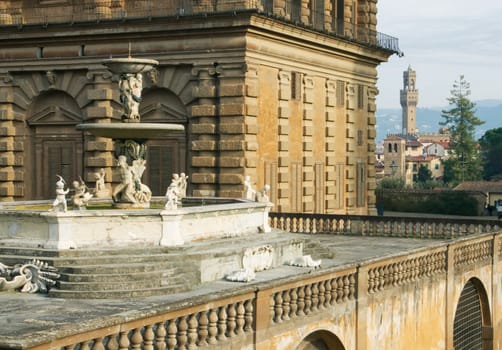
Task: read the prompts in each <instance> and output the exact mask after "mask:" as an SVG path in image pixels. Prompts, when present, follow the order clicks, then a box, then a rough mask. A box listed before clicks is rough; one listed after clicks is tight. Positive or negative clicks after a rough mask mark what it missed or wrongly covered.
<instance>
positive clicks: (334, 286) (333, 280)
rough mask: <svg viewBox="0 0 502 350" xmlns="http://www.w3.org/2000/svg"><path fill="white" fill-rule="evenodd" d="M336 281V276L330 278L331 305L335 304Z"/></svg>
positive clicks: (336, 293)
mask: <svg viewBox="0 0 502 350" xmlns="http://www.w3.org/2000/svg"><path fill="white" fill-rule="evenodd" d="M337 289H338V282H337V280H336V278H333V279H332V280H331V305H335V304H336V303H337V300H336V299H337V296H338V292H337Z"/></svg>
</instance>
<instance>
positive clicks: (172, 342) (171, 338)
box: [167, 320, 178, 350]
mask: <svg viewBox="0 0 502 350" xmlns="http://www.w3.org/2000/svg"><path fill="white" fill-rule="evenodd" d="M177 333H178V326H177V325H176V320H169V323H168V324H167V349H168V350H174V349H175V348H176V344H177V341H176V334H177Z"/></svg>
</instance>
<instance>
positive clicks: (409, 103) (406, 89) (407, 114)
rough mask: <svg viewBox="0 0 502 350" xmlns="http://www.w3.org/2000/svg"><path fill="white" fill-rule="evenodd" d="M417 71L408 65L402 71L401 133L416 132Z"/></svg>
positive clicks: (413, 133) (412, 133)
mask: <svg viewBox="0 0 502 350" xmlns="http://www.w3.org/2000/svg"><path fill="white" fill-rule="evenodd" d="M416 83H417V73H416V72H415V71H414V70H413V69H411V66H409V67H408V70H405V71H404V72H403V89H402V90H401V107H402V109H403V133H404V134H411V135H415V134H417V132H418V130H417V103H418V90H417V87H416Z"/></svg>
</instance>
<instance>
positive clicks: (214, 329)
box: [208, 309, 218, 345]
mask: <svg viewBox="0 0 502 350" xmlns="http://www.w3.org/2000/svg"><path fill="white" fill-rule="evenodd" d="M208 332H209V334H208V343H209V344H210V345H213V344H216V336H217V335H218V314H217V313H216V310H214V309H211V310H210V311H209V328H208Z"/></svg>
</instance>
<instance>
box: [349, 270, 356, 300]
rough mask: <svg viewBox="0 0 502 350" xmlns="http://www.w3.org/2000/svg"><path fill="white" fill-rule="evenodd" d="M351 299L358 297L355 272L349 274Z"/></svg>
mask: <svg viewBox="0 0 502 350" xmlns="http://www.w3.org/2000/svg"><path fill="white" fill-rule="evenodd" d="M349 299H350V300H353V299H356V276H355V274H353V273H351V274H350V275H349Z"/></svg>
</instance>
